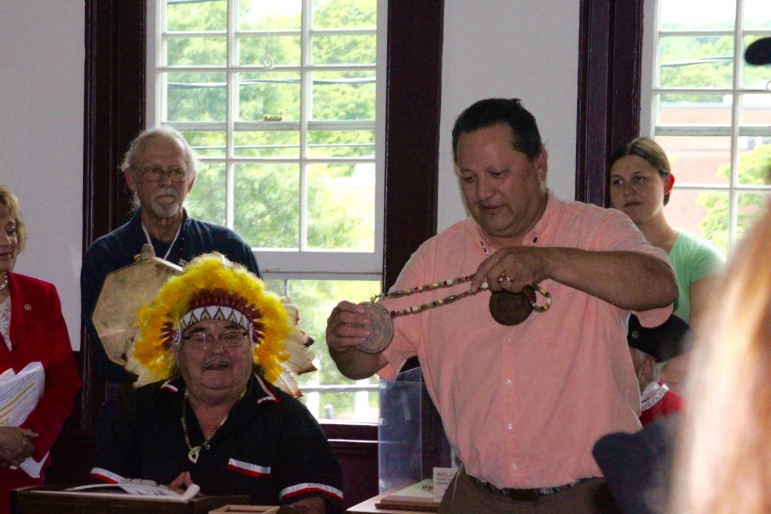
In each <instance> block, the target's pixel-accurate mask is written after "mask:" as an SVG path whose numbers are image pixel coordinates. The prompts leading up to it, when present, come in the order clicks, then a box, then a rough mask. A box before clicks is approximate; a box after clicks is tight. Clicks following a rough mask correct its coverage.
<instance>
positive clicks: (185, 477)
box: [168, 471, 193, 494]
mask: <svg viewBox="0 0 771 514" xmlns="http://www.w3.org/2000/svg"><path fill="white" fill-rule="evenodd" d="M191 485H193V479H192V478H190V472H189V471H184V472H182V473H180V474H179V476H177V478H175V479H174V480H172V481H171V483H170V484H169V486H168V487H169V489H172V490H174V491H176V492H178V493H179V494H182V493H184V492H185V491H186V490H187V488H188V487H190V486H191Z"/></svg>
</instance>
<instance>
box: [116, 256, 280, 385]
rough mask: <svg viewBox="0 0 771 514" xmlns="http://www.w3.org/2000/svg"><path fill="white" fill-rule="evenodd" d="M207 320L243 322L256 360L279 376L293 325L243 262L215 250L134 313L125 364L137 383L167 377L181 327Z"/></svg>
mask: <svg viewBox="0 0 771 514" xmlns="http://www.w3.org/2000/svg"><path fill="white" fill-rule="evenodd" d="M205 319H225V320H229V321H233V322H234V323H237V324H238V325H240V326H242V327H243V328H244V329H245V330H246V331H248V333H249V338H250V340H251V341H252V342H253V343H255V348H254V362H255V364H257V365H259V366H260V367H261V368H262V370H263V374H264V376H265V378H266V379H267V380H268V381H270V382H275V381H276V379H278V377H279V375H280V374H281V372H282V368H281V363H282V362H283V361H285V360H286V359H287V358H288V357H289V354H288V353H287V351H286V349H285V347H284V340H285V339H286V337H287V335H288V334H289V332H290V330H291V328H292V327H291V325H290V323H289V318H288V315H287V312H286V310H285V308H284V306H283V304H282V302H281V300H280V299H279V297H278V296H276V295H274V294H273V293H270V292H269V291H267V290H266V289H265V284H264V283H263V282H262V280H260V279H259V278H257V277H256V276H255V275H254V274H252V273H250V272H248V271H247V270H246V269H245V268H244V267H243V266H241V265H240V264H235V263H232V262H230V261H229V260H228V259H226V258H225V257H224V256H222V255H220V254H217V253H213V254H204V255H201V256H199V257H196V258H195V259H193V260H192V261H190V262H189V263H188V264H187V265H186V266H185V268H184V269H183V270H182V274H181V275H179V276H176V277H173V278H171V279H169V280H168V281H167V282H166V283H165V284H164V285H163V287H161V289H160V290H159V291H158V294H157V296H156V297H155V299H154V300H153V301H152V303H150V305H147V304H145V305H144V306H142V308H140V309H139V311H138V312H137V323H136V328H137V331H138V334H139V335H138V336H137V337H136V338H135V339H134V341H133V342H132V343H131V344H130V346H129V349H128V352H127V359H126V360H127V363H126V366H125V367H126V370H127V371H129V372H131V373H134V374H135V375H138V377H139V378H138V379H137V383H136V384H135V386H139V385H143V384H148V383H150V382H155V381H158V380H165V379H167V378H169V376H170V375H171V373H172V371H173V370H174V369H175V367H176V366H175V364H176V362H175V359H174V355H175V352H173V351H171V350H172V347H175V348H179V345H180V343H181V342H182V331H183V330H184V329H185V328H187V327H188V326H190V325H193V324H195V323H197V322H199V321H202V320H205ZM135 333H136V332H135Z"/></svg>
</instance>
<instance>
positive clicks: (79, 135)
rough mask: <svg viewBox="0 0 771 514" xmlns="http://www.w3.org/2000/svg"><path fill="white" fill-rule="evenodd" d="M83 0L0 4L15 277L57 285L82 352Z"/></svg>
mask: <svg viewBox="0 0 771 514" xmlns="http://www.w3.org/2000/svg"><path fill="white" fill-rule="evenodd" d="M84 10H85V9H84V4H83V0H34V1H23V0H0V118H1V119H2V121H1V122H0V180H1V181H2V182H3V183H5V184H6V186H8V187H9V188H10V189H11V190H12V191H13V192H14V193H15V194H16V196H18V197H19V200H20V201H21V206H22V213H23V214H24V220H25V222H26V223H27V235H28V237H27V248H26V249H25V250H24V252H23V253H22V254H21V255H19V258H18V260H17V263H16V267H15V268H14V271H18V272H19V273H23V274H26V275H32V276H35V277H37V278H40V279H42V280H47V281H48V282H52V283H53V284H55V285H56V287H57V288H58V290H59V296H60V297H61V300H62V310H63V311H64V316H65V318H66V321H67V326H68V327H69V330H70V339H71V340H72V344H73V346H74V347H75V348H79V347H80V287H79V285H78V280H79V276H80V254H81V241H82V235H81V230H82V225H83V222H82V211H83V208H82V204H83V192H82V188H83V59H84V55H85V53H84V36H83V34H84V23H85V18H84Z"/></svg>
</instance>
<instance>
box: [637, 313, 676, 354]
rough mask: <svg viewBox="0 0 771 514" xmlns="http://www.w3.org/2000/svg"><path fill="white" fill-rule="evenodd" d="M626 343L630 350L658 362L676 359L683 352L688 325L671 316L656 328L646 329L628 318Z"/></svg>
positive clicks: (638, 321)
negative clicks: (648, 355) (635, 349)
mask: <svg viewBox="0 0 771 514" xmlns="http://www.w3.org/2000/svg"><path fill="white" fill-rule="evenodd" d="M628 330H629V331H628V332H627V335H626V341H627V343H629V346H631V347H632V348H637V349H638V350H640V351H641V352H645V353H648V354H650V355H653V356H654V357H655V358H656V360H657V361H658V362H663V361H666V360H669V359H671V358H672V357H676V356H678V355H680V354H681V353H683V352H684V350H685V346H686V344H685V343H686V338H685V335H686V334H688V332H689V331H690V326H689V325H688V323H686V322H685V321H683V319H682V318H680V317H678V316H675V315H674V314H672V315H671V316H670V317H669V319H668V320H666V321H665V322H664V323H662V324H661V325H659V326H658V327H653V328H647V327H643V326H642V325H640V320H639V319H638V318H637V316H635V315H634V314H632V315H631V316H629V328H628Z"/></svg>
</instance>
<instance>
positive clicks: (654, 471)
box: [592, 414, 680, 514]
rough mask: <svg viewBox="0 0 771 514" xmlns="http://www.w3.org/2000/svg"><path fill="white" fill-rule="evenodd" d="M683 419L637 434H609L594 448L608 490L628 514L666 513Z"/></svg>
mask: <svg viewBox="0 0 771 514" xmlns="http://www.w3.org/2000/svg"><path fill="white" fill-rule="evenodd" d="M679 417H680V416H678V415H677V414H673V415H670V416H666V417H663V418H660V419H658V420H656V421H654V422H653V423H649V424H648V425H646V426H645V428H643V429H642V430H640V431H639V432H636V433H634V434H625V433H622V432H615V433H612V434H608V435H606V436H604V437H601V438H600V439H599V440H598V441H597V443H595V445H594V447H593V448H592V455H594V459H595V460H596V461H597V464H599V466H600V469H601V470H602V474H603V475H605V481H606V483H607V485H608V489H610V492H611V494H612V495H613V498H614V499H615V500H616V503H617V504H618V507H619V509H620V511H621V512H623V513H624V514H654V513H656V514H658V513H661V512H665V511H666V505H667V499H668V497H669V491H670V481H671V477H672V463H673V455H674V444H675V437H676V433H677V425H678V421H679Z"/></svg>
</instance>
